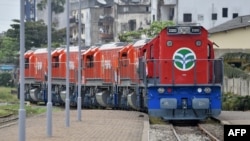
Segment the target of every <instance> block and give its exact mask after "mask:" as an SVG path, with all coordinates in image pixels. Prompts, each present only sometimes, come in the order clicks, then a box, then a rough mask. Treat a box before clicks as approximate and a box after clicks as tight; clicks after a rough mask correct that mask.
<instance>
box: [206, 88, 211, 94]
mask: <svg viewBox="0 0 250 141" xmlns="http://www.w3.org/2000/svg"><path fill="white" fill-rule="evenodd" d="M211 91H212V90H211V88H209V87H206V88H205V89H204V92H205V93H207V94H209V93H211Z"/></svg>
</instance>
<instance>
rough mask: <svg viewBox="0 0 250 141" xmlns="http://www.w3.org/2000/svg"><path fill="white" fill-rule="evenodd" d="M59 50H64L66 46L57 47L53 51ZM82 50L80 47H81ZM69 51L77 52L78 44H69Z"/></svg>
mask: <svg viewBox="0 0 250 141" xmlns="http://www.w3.org/2000/svg"><path fill="white" fill-rule="evenodd" d="M60 50H64V51H65V52H66V51H67V48H66V47H59V48H57V49H56V50H55V51H60ZM81 50H82V49H81ZM69 51H72V52H77V51H79V46H70V47H69Z"/></svg>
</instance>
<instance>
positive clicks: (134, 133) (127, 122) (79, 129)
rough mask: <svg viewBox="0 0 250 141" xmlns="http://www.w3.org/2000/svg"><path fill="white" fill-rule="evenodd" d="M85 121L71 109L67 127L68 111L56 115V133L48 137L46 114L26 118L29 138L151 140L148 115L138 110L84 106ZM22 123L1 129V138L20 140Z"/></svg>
mask: <svg viewBox="0 0 250 141" xmlns="http://www.w3.org/2000/svg"><path fill="white" fill-rule="evenodd" d="M81 113H82V114H81V115H82V120H81V121H78V120H77V110H70V126H69V127H66V116H65V115H66V114H65V111H56V112H53V114H52V136H51V137H48V136H47V127H46V125H47V121H46V113H44V114H42V115H39V116H34V117H29V118H26V120H25V121H26V129H25V130H26V134H25V137H26V141H62V140H63V141H148V138H149V120H148V115H147V114H145V113H141V112H136V111H119V110H88V109H86V110H85V109H83V110H82V112H81ZM18 128H19V127H18V122H17V123H15V124H11V125H9V126H6V127H4V128H0V137H1V139H0V140H1V141H17V140H18V133H19V131H18Z"/></svg>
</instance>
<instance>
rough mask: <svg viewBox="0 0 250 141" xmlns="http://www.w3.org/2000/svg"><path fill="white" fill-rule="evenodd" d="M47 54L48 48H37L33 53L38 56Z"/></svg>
mask: <svg viewBox="0 0 250 141" xmlns="http://www.w3.org/2000/svg"><path fill="white" fill-rule="evenodd" d="M47 52H48V48H38V49H36V50H35V51H34V53H36V54H38V53H47Z"/></svg>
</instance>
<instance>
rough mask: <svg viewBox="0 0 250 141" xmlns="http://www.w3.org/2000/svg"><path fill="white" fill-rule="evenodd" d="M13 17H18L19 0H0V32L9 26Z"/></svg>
mask: <svg viewBox="0 0 250 141" xmlns="http://www.w3.org/2000/svg"><path fill="white" fill-rule="evenodd" d="M13 19H20V0H0V33H2V32H3V31H7V30H8V29H10V28H11V27H10V25H11V24H13V22H12V20H13Z"/></svg>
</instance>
